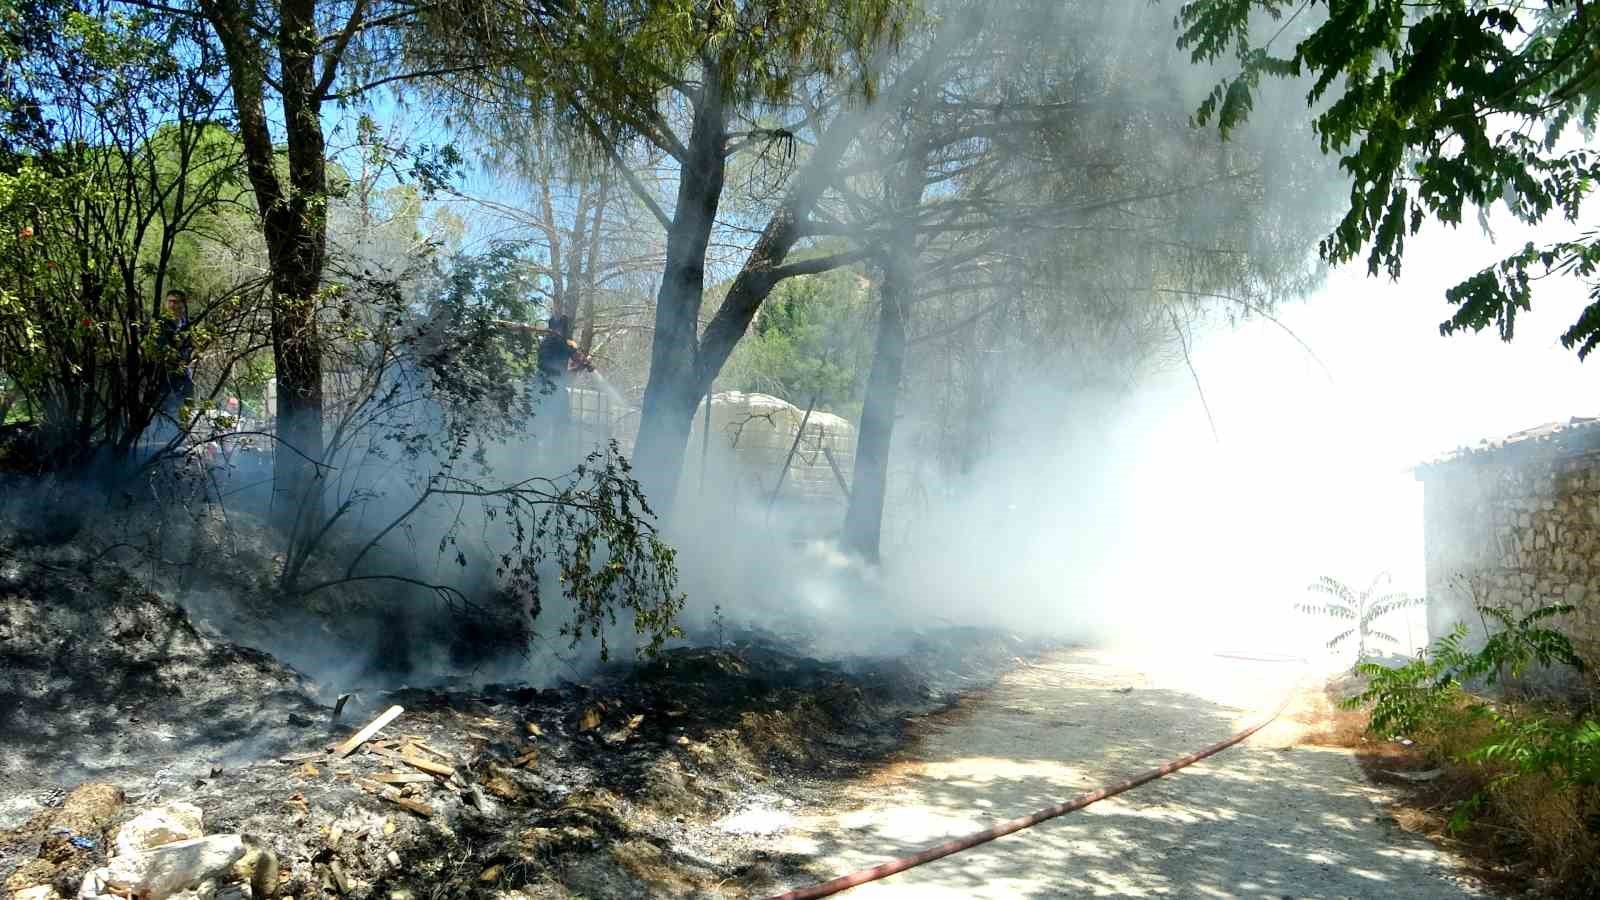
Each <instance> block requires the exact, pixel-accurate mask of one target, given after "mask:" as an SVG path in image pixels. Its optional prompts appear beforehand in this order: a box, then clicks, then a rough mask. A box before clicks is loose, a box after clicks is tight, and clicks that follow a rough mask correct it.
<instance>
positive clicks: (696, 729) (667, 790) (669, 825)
mask: <svg viewBox="0 0 1600 900" xmlns="http://www.w3.org/2000/svg"><path fill="white" fill-rule="evenodd" d="M91 571H92V567H83V566H79V567H70V566H55V565H49V564H43V563H39V562H28V561H22V560H19V558H18V557H17V556H16V555H15V554H13V555H12V556H11V558H10V560H9V561H8V562H5V563H3V564H0V716H3V717H4V718H3V721H0V759H3V760H4V763H3V765H4V769H3V770H0V773H3V774H0V777H3V779H4V783H3V785H0V787H3V789H4V790H5V794H6V800H5V802H6V805H5V806H4V807H0V826H4V827H7V828H10V830H8V831H3V832H0V880H3V881H4V883H5V887H6V888H7V889H8V890H9V891H11V892H13V893H17V894H20V895H22V896H27V897H29V898H39V900H49V898H51V897H52V896H54V895H56V894H59V895H61V896H76V894H75V892H76V891H78V890H79V888H80V886H81V885H83V883H84V881H85V878H86V876H93V877H90V878H89V880H90V881H91V882H93V880H94V878H96V877H102V876H103V875H104V873H106V872H116V871H120V870H119V869H118V866H119V865H121V866H124V868H126V865H127V864H128V863H127V860H126V859H118V858H117V857H116V856H115V854H116V836H117V830H118V828H119V827H121V826H122V825H124V824H126V823H127V822H128V821H129V820H131V819H134V818H135V817H137V816H139V815H140V814H141V813H144V814H147V815H150V814H154V813H155V812H157V807H159V806H161V805H163V804H167V805H170V804H174V803H180V804H181V803H188V804H193V805H194V806H196V807H198V808H199V809H200V810H201V811H202V812H203V816H204V819H205V823H206V826H205V832H206V834H207V835H208V836H207V837H204V838H201V839H200V840H202V841H212V842H215V843H216V844H217V846H225V847H231V848H235V849H236V850H237V849H238V848H247V847H257V846H259V847H260V848H261V852H267V851H269V850H270V852H271V854H272V855H273V857H274V858H275V859H276V861H277V863H276V865H277V867H278V885H277V888H276V895H278V896H293V897H296V898H306V897H317V896H330V897H331V896H340V897H350V898H369V897H384V898H406V897H420V896H428V897H475V896H485V897H488V896H494V897H516V896H522V897H555V898H561V897H573V896H589V897H594V896H601V897H644V896H661V897H694V896H705V897H721V896H750V895H752V894H759V893H760V892H761V890H762V888H763V887H764V886H769V885H771V884H773V883H774V882H773V881H772V875H771V873H773V872H775V871H779V870H781V869H782V868H784V867H785V861H783V860H771V859H766V858H763V856H762V854H761V852H760V849H759V848H760V847H761V846H763V845H764V844H766V843H767V842H768V839H769V838H770V836H771V835H772V834H774V833H777V832H780V831H781V830H782V829H783V828H784V827H786V826H785V823H786V822H787V821H789V819H790V818H791V817H792V816H794V815H795V814H796V813H797V812H799V811H803V810H804V809H806V808H808V806H810V805H813V804H816V803H819V802H821V798H822V797H824V796H825V795H826V793H827V786H828V785H829V784H830V782H831V781H832V780H833V779H837V778H843V777H848V776H850V775H853V774H857V773H859V772H860V771H861V770H862V769H863V768H864V767H867V766H869V765H872V764H874V763H876V762H879V761H882V760H884V759H885V758H887V757H888V756H889V755H890V754H892V753H893V752H894V751H895V750H896V749H898V748H899V747H901V746H903V744H904V742H905V741H906V739H907V736H908V729H909V727H910V726H911V724H912V723H913V722H914V721H915V720H916V717H918V716H921V715H924V714H928V713H932V712H936V711H938V710H941V709H944V708H947V707H948V706H950V705H951V704H953V703H954V702H955V700H956V699H957V697H958V695H959V692H960V691H962V690H964V689H970V688H977V687H981V686H983V685H985V684H987V683H989V682H991V681H993V680H994V679H995V678H997V677H998V676H999V675H1000V674H1002V673H1003V672H1005V671H1007V670H1008V669H1009V668H1011V667H1012V666H1013V665H1015V664H1016V662H1017V660H1018V658H1019V657H1022V656H1027V655H1031V654H1033V653H1035V652H1040V651H1042V650H1043V649H1045V648H1044V647H1042V646H1040V645H1037V644H1030V643H1025V642H1023V641H1021V640H1019V639H1016V638H1013V637H1010V636H1007V635H1003V634H999V633H995V632H990V631H982V630H976V629H956V628H948V629H942V630H934V631H929V632H927V633H925V634H922V635H920V636H917V637H915V638H914V639H913V640H912V641H911V644H912V646H911V650H910V652H908V653H906V654H904V655H901V656H898V657H896V658H894V659H892V660H891V659H877V660H874V659H855V660H848V661H838V662H825V661H822V660H818V659H815V658H808V657H805V656H801V655H797V654H796V653H794V652H792V650H791V649H790V648H791V647H792V646H793V645H792V643H790V642H788V641H786V640H779V639H776V638H774V637H773V636H770V635H765V634H762V633H758V632H753V631H743V632H739V633H735V634H731V635H724V636H722V637H723V640H722V642H721V645H720V646H716V647H698V648H685V649H674V650H670V651H667V652H665V653H663V654H661V655H660V656H659V657H658V658H656V659H654V660H651V661H648V662H645V663H641V664H637V665H633V664H628V665H613V666H611V667H609V668H605V669H603V670H600V671H598V672H596V673H595V674H594V675H593V676H592V677H590V678H588V679H587V683H583V684H578V683H571V682H568V683H564V684H563V685H561V686H560V687H557V688H547V689H536V688H531V687H520V686H488V687H484V688H479V689H474V690H461V691H435V690H420V689H402V690H396V691H367V692H365V693H363V694H362V695H361V696H359V697H354V698H347V699H346V701H345V702H344V703H343V704H342V706H341V708H340V710H339V712H338V714H337V715H336V714H335V710H334V709H333V708H332V704H330V703H329V702H328V699H327V698H326V697H321V696H318V695H317V691H316V686H315V685H312V684H311V683H310V682H308V681H307V680H306V679H304V678H303V677H301V676H300V675H298V674H297V673H295V672H294V671H293V670H292V669H290V668H289V667H287V666H285V665H283V664H282V663H280V662H278V661H277V660H276V659H274V658H273V657H271V656H269V655H267V654H265V653H262V652H260V651H255V650H250V649H247V648H244V647H240V646H237V645H233V644H229V643H227V642H225V641H223V640H221V639H220V638H215V637H208V636H207V635H205V634H202V633H201V631H200V630H198V629H197V628H196V627H195V625H194V624H193V623H192V622H191V620H190V619H189V617H188V616H187V615H186V614H185V612H184V611H183V610H182V609H181V608H180V607H179V606H177V605H175V604H173V603H171V602H169V601H167V600H164V599H162V598H161V597H160V596H158V595H156V594H154V593H151V592H149V591H148V590H146V589H145V588H144V587H142V586H141V584H140V582H138V581H137V580H135V579H134V578H132V577H131V576H130V575H129V574H127V573H126V572H121V571H117V570H110V571H108V572H107V573H106V574H103V575H98V576H97V575H94V574H91ZM395 706H398V707H400V708H401V709H402V711H401V712H400V713H399V714H398V716H396V717H395V718H393V719H392V720H391V721H389V722H388V723H387V724H385V725H384V726H383V727H382V728H381V729H379V730H378V731H377V733H376V734H375V735H373V736H372V737H371V738H370V739H368V740H366V741H364V742H363V743H362V744H361V745H360V746H358V747H355V748H353V749H351V750H350V752H349V753H348V754H347V755H341V754H340V753H338V752H334V751H332V750H330V748H332V747H334V746H335V744H337V743H338V742H340V741H344V740H346V739H347V738H350V737H351V736H352V735H353V734H354V733H355V732H356V731H358V729H361V728H362V726H365V725H367V724H368V723H369V722H372V721H373V720H374V719H376V718H378V717H379V715H380V714H381V713H383V712H384V711H386V710H389V709H390V708H392V707H395ZM69 792H70V793H69ZM230 842H231V843H230ZM145 852H149V853H155V852H157V851H155V850H150V851H145ZM239 852H244V851H243V850H239ZM252 852H254V851H252ZM94 873H102V874H101V875H94ZM197 877H198V876H197ZM96 883H98V882H96ZM247 888H248V885H228V886H223V885H220V883H218V884H214V883H212V882H211V881H206V882H204V883H203V884H198V885H192V886H186V887H185V888H184V890H186V891H189V893H169V894H165V895H164V896H173V897H184V898H189V897H202V896H206V897H213V896H214V897H221V896H224V892H225V891H234V892H235V893H234V894H231V895H229V896H241V895H240V894H238V893H237V892H239V891H247ZM85 889H87V888H85ZM206 891H210V892H211V893H206ZM24 892H27V893H24ZM196 892H198V893H196ZM152 896H153V895H152ZM155 900H161V898H159V897H156V898H155Z"/></svg>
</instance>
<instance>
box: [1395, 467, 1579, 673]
mask: <svg viewBox="0 0 1600 900" xmlns="http://www.w3.org/2000/svg"><path fill="white" fill-rule="evenodd" d="M1418 477H1419V478H1420V479H1421V480H1422V481H1423V483H1424V485H1423V520H1424V529H1425V531H1424V553H1425V554H1426V561H1427V572H1428V576H1427V577H1428V634H1429V637H1430V638H1437V637H1439V636H1440V635H1442V634H1445V633H1447V632H1448V631H1449V630H1450V629H1451V628H1452V627H1453V626H1454V624H1455V623H1456V622H1458V621H1464V622H1466V623H1468V624H1469V625H1470V626H1472V629H1473V632H1474V633H1475V634H1477V633H1480V632H1481V631H1482V626H1481V625H1480V623H1479V620H1478V615H1477V613H1476V612H1474V611H1473V597H1472V594H1473V593H1476V594H1477V595H1478V598H1479V599H1480V601H1482V600H1486V601H1487V602H1488V603H1489V604H1490V605H1495V606H1509V607H1512V608H1514V609H1517V610H1520V611H1523V612H1526V611H1528V610H1532V609H1536V608H1538V607H1540V606H1547V605H1550V604H1552V603H1568V604H1571V605H1573V606H1576V607H1577V608H1578V609H1577V612H1575V613H1573V614H1571V615H1569V616H1563V617H1562V618H1561V619H1559V620H1557V621H1556V624H1557V626H1558V627H1560V628H1561V629H1562V630H1563V631H1565V632H1567V633H1568V634H1569V635H1570V636H1571V637H1572V638H1573V641H1574V643H1575V644H1576V645H1577V646H1578V649H1579V652H1580V653H1582V654H1583V655H1584V656H1586V657H1587V658H1589V659H1591V660H1594V661H1596V662H1597V663H1600V452H1596V451H1593V450H1586V451H1584V452H1577V453H1572V452H1566V451H1564V450H1560V449H1543V450H1540V449H1538V448H1535V449H1533V450H1531V451H1530V452H1513V450H1512V449H1503V450H1499V451H1491V452H1483V453H1479V454H1470V455H1466V456H1463V457H1461V458H1458V459H1455V460H1451V461H1447V462H1443V463H1438V464H1435V465H1432V466H1427V467H1424V469H1423V470H1420V471H1419V474H1418ZM1469 581H1470V582H1471V586H1470V587H1469V585H1468V583H1467V582H1469Z"/></svg>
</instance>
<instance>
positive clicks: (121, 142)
mask: <svg viewBox="0 0 1600 900" xmlns="http://www.w3.org/2000/svg"><path fill="white" fill-rule="evenodd" d="M3 12H4V11H3V10H0V14H3ZM28 15H29V16H31V17H33V19H30V21H35V26H34V27H39V28H46V27H47V30H48V31H49V37H48V38H47V39H46V38H39V39H36V40H29V41H12V42H8V43H9V46H10V47H11V49H10V50H7V51H6V52H8V53H20V54H21V56H20V57H19V59H20V60H21V62H22V65H23V66H24V67H25V69H26V71H27V77H26V78H23V79H10V80H7V81H5V83H4V84H0V89H3V90H5V91H6V93H5V94H4V96H3V102H4V104H5V106H6V108H7V109H9V110H12V111H19V110H20V111H27V110H33V111H35V112H38V111H41V110H47V111H48V112H49V115H42V114H41V115H40V116H39V117H38V119H37V121H35V120H33V119H31V118H30V117H29V115H27V114H23V115H22V116H21V118H20V119H19V118H17V117H15V116H13V117H12V118H10V119H5V120H0V372H3V373H4V381H5V383H6V385H7V391H8V393H9V394H11V395H13V396H14V397H16V398H20V400H21V406H24V407H26V409H27V410H28V411H29V414H30V415H31V416H32V417H33V418H34V419H35V421H36V422H37V423H38V424H39V425H41V426H42V428H41V432H40V433H41V436H42V441H43V445H42V446H41V447H40V448H39V449H40V450H41V451H42V452H43V455H44V457H45V458H47V459H49V460H51V461H52V462H54V463H56V464H70V463H72V462H74V461H79V460H82V459H85V458H87V457H88V456H89V455H92V454H94V453H96V452H97V451H99V450H101V449H110V450H111V451H112V452H113V454H114V455H117V456H126V455H127V454H128V453H129V451H130V450H131V448H132V446H133V445H134V443H135V442H136V441H137V440H138V438H139V435H141V434H142V433H143V432H144V430H145V427H146V426H147V425H148V423H149V422H150V421H151V419H152V417H153V416H154V415H155V413H156V410H157V408H158V407H159V405H160V403H161V402H162V395H163V387H164V385H165V383H166V382H167V381H168V378H169V376H170V375H171V373H172V372H173V370H174V369H176V368H177V367H178V366H179V365H180V364H181V362H180V360H179V359H178V358H177V350H176V347H175V346H172V345H171V343H170V342H167V341H164V340H163V337H162V334H163V330H164V327H163V324H162V320H163V317H164V316H165V315H166V313H165V311H164V309H163V307H162V295H163V294H164V293H165V292H166V291H167V290H168V289H171V288H180V287H181V288H186V289H188V290H189V293H190V294H191V304H190V309H189V313H190V319H191V323H192V324H193V328H192V330H191V332H190V335H189V336H190V338H191V340H192V342H193V344H194V345H195V346H196V348H197V349H199V350H200V355H202V356H204V355H206V352H207V348H212V347H214V346H219V345H214V342H213V340H212V338H213V336H214V335H216V334H218V333H219V332H223V331H232V332H233V334H234V335H235V336H238V337H241V338H242V335H241V334H240V333H239V332H238V331H237V330H234V329H232V327H231V323H232V322H233V321H235V319H234V317H236V316H240V315H247V314H248V310H247V308H245V306H244V305H243V301H244V300H245V299H246V293H247V292H246V291H243V290H240V288H241V287H243V286H242V285H241V284H240V283H238V282H230V281H227V280H226V279H219V278H216V277H214V273H215V272H216V271H217V267H216V266H215V265H214V263H209V262H207V261H204V260H201V259H200V258H199V253H200V248H201V246H202V245H204V244H206V243H207V242H209V241H211V240H212V239H213V238H212V236H213V235H214V234H215V233H216V232H217V231H218V226H219V223H220V222H222V221H223V219H224V218H225V217H226V216H228V215H233V216H234V217H239V216H240V214H239V213H235V212H231V210H232V207H233V204H234V202H235V201H236V200H237V198H238V197H239V195H240V192H241V190H242V188H241V187H240V181H241V173H240V171H239V169H238V165H237V163H238V155H239V154H238V143H237V141H236V140H235V139H234V137H233V136H232V135H231V134H230V133H229V132H228V131H227V129H225V128H223V127H221V126H220V125H217V124H216V123H215V118H216V113H217V108H218V107H217V105H218V103H219V98H218V94H217V92H216V91H214V90H212V88H211V82H212V80H213V79H215V77H216V76H217V73H218V71H219V63H218V60H217V59H216V58H215V57H214V56H211V55H208V53H207V52H206V51H205V50H204V47H203V45H201V44H196V43H194V42H193V38H194V32H195V30H196V29H198V27H199V26H198V25H197V24H196V23H193V22H189V21H185V20H176V19H173V18H172V17H162V16H159V15H156V14H153V13H140V14H137V15H110V14H105V13H104V12H103V11H102V13H101V14H99V15H90V14H88V13H86V12H84V11H81V10H79V9H77V8H75V7H74V6H73V5H72V4H39V5H37V6H33V7H31V8H30V11H29V14H28ZM24 18H27V17H24ZM39 23H44V24H39ZM191 50H192V51H193V52H190V51H191ZM225 209H226V210H228V211H225ZM230 364H231V359H223V360H222V361H221V362H220V363H219V365H220V368H221V369H223V370H225V369H226V368H227V367H228V366H229V365H230Z"/></svg>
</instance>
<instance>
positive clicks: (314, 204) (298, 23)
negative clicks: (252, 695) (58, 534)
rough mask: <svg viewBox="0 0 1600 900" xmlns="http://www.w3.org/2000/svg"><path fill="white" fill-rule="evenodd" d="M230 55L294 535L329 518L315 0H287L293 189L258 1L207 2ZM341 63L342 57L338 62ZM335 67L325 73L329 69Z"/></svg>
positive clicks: (284, 24)
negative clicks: (283, 171)
mask: <svg viewBox="0 0 1600 900" xmlns="http://www.w3.org/2000/svg"><path fill="white" fill-rule="evenodd" d="M201 10H202V12H203V13H204V14H205V16H206V19H207V21H209V22H210V23H211V27H212V29H213V30H214V31H215V32H216V34H217V38H218V40H219V41H220V42H221V44H222V47H223V53H224V55H225V57H226V59H227V63H228V79H229V84H230V86H231V87H232V89H233V95H234V105H235V107H236V108H237V110H238V116H239V121H238V125H239V135H240V140H241V142H242V144H243V146H244V155H245V169H246V173H247V174H248V176H249V179H250V186H251V189H252V191H253V193H254V194H255V198H256V208H257V210H258V211H259V213H260V215H261V228H262V235H263V236H264V237H265V239H266V245H267V265H268V268H269V275H270V277H271V282H272V295H273V296H272V303H271V306H270V310H271V315H272V322H271V336H272V359H273V364H274V366H275V367H276V369H277V372H276V375H277V379H278V410H277V414H278V415H277V418H278V422H277V431H278V446H277V448H276V449H275V451H274V453H273V495H274V501H273V522H274V524H275V525H276V526H277V527H278V528H279V529H280V530H282V531H284V532H285V533H287V534H289V535H291V537H293V536H294V535H295V534H296V533H304V532H306V531H307V530H308V529H309V527H310V525H311V523H320V521H321V519H322V485H321V479H320V469H319V466H318V464H319V463H321V462H322V457H323V452H324V448H323V434H322V409H323V397H322V340H321V336H320V335H319V334H318V328H317V316H316V297H317V291H318V289H319V288H320V287H321V282H322V270H323V264H324V262H325V260H326V256H327V239H328V236H327V213H326V205H325V204H326V200H327V178H326V172H327V170H326V162H325V160H324V158H323V153H324V141H323V133H322V118H321V116H322V97H321V95H322V90H323V85H322V84H321V83H319V79H318V78H317V74H316V60H317V54H316V35H317V27H316V26H317V23H316V17H315V12H316V5H315V0H284V2H283V3H282V6H281V20H280V23H279V33H278V35H277V46H278V55H279V69H280V79H281V82H282V88H281V91H282V97H283V113H284V135H285V138H286V145H287V156H288V163H289V184H290V190H289V191H288V192H285V191H284V189H283V184H282V182H280V181H279V179H278V172H277V166H276V163H277V153H276V150H275V148H274V146H273V142H272V133H271V130H270V128H269V127H268V124H267V121H268V120H267V115H266V101H265V90H264V84H265V80H266V71H267V53H266V49H265V47H264V45H263V42H262V40H261V37H260V35H259V33H258V32H257V30H256V26H257V23H256V22H255V21H254V19H253V17H252V15H251V13H250V9H249V8H247V7H244V6H242V5H241V4H240V3H239V2H238V0H203V2H202V3H201ZM328 64H329V65H333V62H331V61H330V62H329V63H328ZM328 74H331V73H329V72H325V73H324V76H325V77H326V76H327V75H328Z"/></svg>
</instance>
